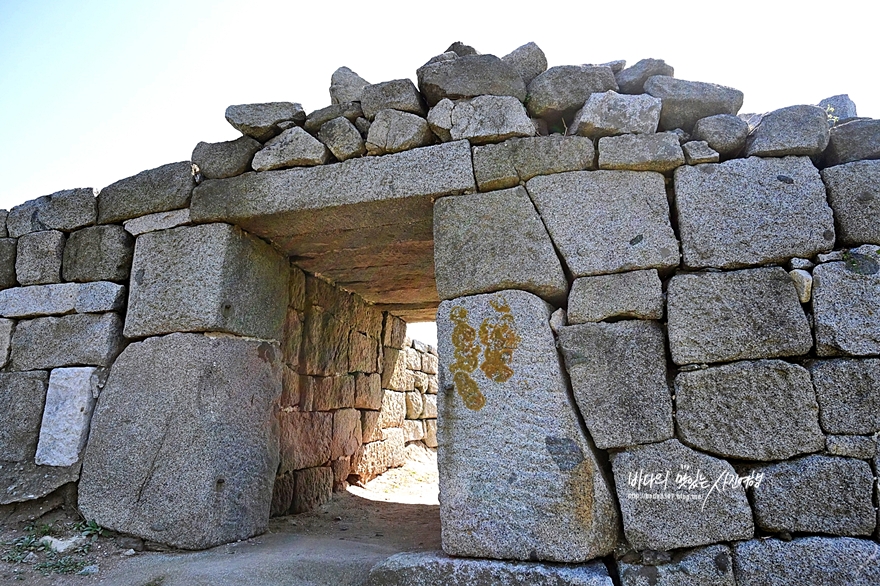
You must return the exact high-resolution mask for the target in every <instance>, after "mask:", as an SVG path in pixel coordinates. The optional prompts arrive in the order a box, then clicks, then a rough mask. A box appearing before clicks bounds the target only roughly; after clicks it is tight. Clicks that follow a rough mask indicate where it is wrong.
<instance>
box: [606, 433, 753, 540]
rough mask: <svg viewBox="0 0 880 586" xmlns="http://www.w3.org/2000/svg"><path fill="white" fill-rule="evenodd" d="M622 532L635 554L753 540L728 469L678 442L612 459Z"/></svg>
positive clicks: (742, 498)
mask: <svg viewBox="0 0 880 586" xmlns="http://www.w3.org/2000/svg"><path fill="white" fill-rule="evenodd" d="M611 466H612V469H613V470H614V480H615V484H616V486H617V497H618V499H619V501H620V512H621V515H622V517H623V532H624V534H625V535H626V538H627V540H628V541H629V543H630V545H632V547H634V548H635V549H638V550H643V549H654V550H660V551H668V550H670V549H675V548H679V547H694V546H697V545H707V544H710V543H716V542H719V541H733V540H738V539H749V538H751V537H752V536H753V535H754V524H753V522H752V511H751V509H750V508H749V503H748V500H746V493H745V490H744V489H743V487H742V485H741V484H740V483H739V482H738V481H737V479H738V478H739V476H738V475H737V473H736V472H735V471H734V469H733V466H731V465H730V464H728V463H727V462H726V461H724V460H719V459H716V458H713V457H711V456H707V455H706V454H701V453H700V452H697V451H694V450H691V449H690V448H688V447H686V446H684V445H682V444H681V443H679V442H678V441H677V440H668V441H665V442H663V443H660V444H650V445H647V446H637V447H634V448H629V449H627V450H625V451H623V452H619V453H617V454H615V455H614V456H613V457H612V460H611Z"/></svg>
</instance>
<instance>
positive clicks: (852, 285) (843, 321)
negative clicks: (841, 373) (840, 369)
mask: <svg viewBox="0 0 880 586" xmlns="http://www.w3.org/2000/svg"><path fill="white" fill-rule="evenodd" d="M878 250H880V248H877V247H872V246H865V247H862V248H859V249H856V250H853V251H850V252H849V253H847V254H846V255H845V256H844V259H845V260H844V261H843V262H829V263H825V264H821V265H819V266H817V267H816V268H815V269H813V318H814V320H815V328H816V353H817V354H818V355H819V356H835V355H840V354H849V355H853V356H866V355H872V354H880V320H878V319H877V316H878V315H880V255H878V254H877V251H878Z"/></svg>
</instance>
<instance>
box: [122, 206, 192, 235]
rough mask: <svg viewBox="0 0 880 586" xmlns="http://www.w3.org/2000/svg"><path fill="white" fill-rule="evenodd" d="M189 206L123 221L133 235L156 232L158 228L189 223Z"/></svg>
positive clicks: (165, 228) (126, 228)
mask: <svg viewBox="0 0 880 586" xmlns="http://www.w3.org/2000/svg"><path fill="white" fill-rule="evenodd" d="M189 222H190V217H189V208H184V209H182V210H172V211H170V212H158V213H155V214H149V215H146V216H141V217H140V218H133V219H131V220H126V221H125V222H123V224H122V225H123V226H124V227H125V231H126V232H128V233H129V234H131V235H132V236H140V235H141V234H146V233H147V232H156V231H157V230H167V229H168V228H176V227H177V226H183V225H185V224H189Z"/></svg>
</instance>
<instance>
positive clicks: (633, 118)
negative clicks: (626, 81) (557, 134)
mask: <svg viewBox="0 0 880 586" xmlns="http://www.w3.org/2000/svg"><path fill="white" fill-rule="evenodd" d="M660 105H661V101H660V100H658V99H657V98H653V97H651V96H649V95H647V94H641V95H637V96H628V95H622V94H618V93H617V92H615V91H610V90H609V91H607V92H604V93H596V94H591V95H590V97H589V98H587V101H586V103H585V104H584V107H583V108H581V109H580V110H578V112H577V114H575V117H574V121H573V122H572V123H571V127H570V128H569V129H568V134H577V135H579V136H588V137H590V138H600V137H603V136H614V135H616V134H645V133H648V134H650V133H654V132H657V124H658V123H659V122H660Z"/></svg>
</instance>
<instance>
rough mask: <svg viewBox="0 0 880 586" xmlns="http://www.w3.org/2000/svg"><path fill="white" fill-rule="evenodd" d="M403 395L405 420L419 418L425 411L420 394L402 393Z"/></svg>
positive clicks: (414, 392) (412, 392)
mask: <svg viewBox="0 0 880 586" xmlns="http://www.w3.org/2000/svg"><path fill="white" fill-rule="evenodd" d="M404 395H406V397H405V398H406V418H407V419H418V418H419V417H421V416H422V413H423V412H424V409H425V401H424V399H423V398H422V397H423V395H422V393H420V392H418V391H410V392H408V393H404ZM418 439H421V438H418Z"/></svg>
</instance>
